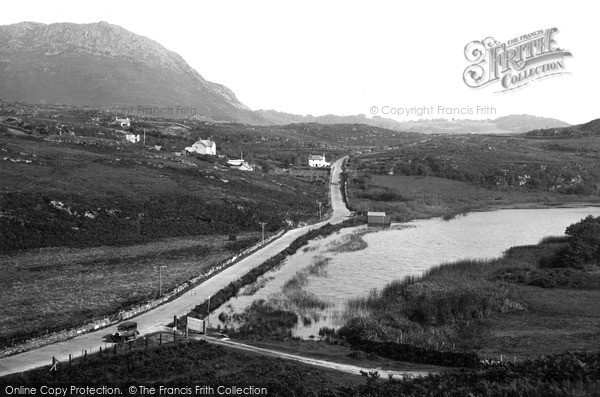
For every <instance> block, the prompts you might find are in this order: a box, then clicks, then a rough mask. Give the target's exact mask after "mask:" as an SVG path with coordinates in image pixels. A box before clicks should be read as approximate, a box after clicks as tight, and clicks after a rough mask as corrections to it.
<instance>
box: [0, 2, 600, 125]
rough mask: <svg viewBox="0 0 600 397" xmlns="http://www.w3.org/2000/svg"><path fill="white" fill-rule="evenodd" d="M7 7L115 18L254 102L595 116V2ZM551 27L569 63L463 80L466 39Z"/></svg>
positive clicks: (401, 116) (6, 18) (287, 108)
mask: <svg viewBox="0 0 600 397" xmlns="http://www.w3.org/2000/svg"><path fill="white" fill-rule="evenodd" d="M575 4H576V5H575ZM2 8H3V10H2V13H1V14H0V25H7V24H12V23H17V22H21V21H35V22H43V23H54V22H74V23H90V22H98V21H101V20H103V21H107V22H109V23H112V24H116V25H120V26H122V27H124V28H125V29H128V30H130V31H132V32H134V33H137V34H141V35H143V36H146V37H149V38H151V39H153V40H155V41H157V42H159V43H160V44H162V45H163V46H165V47H166V48H168V49H169V50H172V51H175V52H177V53H179V54H180V55H181V56H183V58H184V59H185V60H186V61H187V62H188V63H189V64H190V65H191V66H192V67H193V68H195V69H196V70H197V71H198V72H199V73H200V74H201V75H202V76H203V77H204V78H206V79H208V80H210V81H214V82H217V83H220V84H224V85H226V86H227V87H229V88H230V89H232V90H233V91H234V92H235V93H236V95H237V97H238V99H240V100H241V101H242V102H243V103H245V104H246V105H247V106H249V107H250V108H252V109H254V110H258V109H274V110H278V111H283V112H288V113H295V114H303V115H306V114H311V115H314V116H318V115H324V114H337V115H352V114H365V115H367V117H371V116H373V115H375V116H382V117H390V118H394V119H396V120H398V121H409V120H414V119H418V118H420V117H418V116H417V113H416V111H417V110H418V109H425V108H427V109H428V111H429V114H422V115H421V117H422V118H437V117H445V118H452V117H455V118H470V119H485V118H495V117H499V116H504V115H508V114H523V113H527V114H532V115H536V116H543V117H552V118H557V119H560V120H563V121H566V122H568V123H572V124H577V123H584V122H587V121H590V120H592V119H595V118H599V117H600V111H599V110H600V109H598V107H597V99H596V95H597V93H598V91H599V89H600V70H599V69H598V68H597V65H599V64H600V55H599V54H600V52H599V51H598V50H597V34H595V30H594V26H595V22H596V16H597V14H598V13H597V11H598V10H597V9H596V8H599V7H597V6H596V4H594V2H583V1H574V2H571V3H565V2H564V1H563V2H558V1H553V0H552V1H547V0H546V1H538V0H530V1H512V0H505V1H502V2H483V1H454V2H449V1H419V2H417V1H413V2H410V3H409V2H402V1H368V2H367V1H352V0H347V1H324V0H321V1H312V0H304V1H281V0H279V1H266V0H257V1H248V0H239V1H237V0H235V1H233V0H221V1H204V0H196V1H171V2H150V1H143V2H142V1H139V2H137V1H133V0H130V1H123V0H118V1H113V0H103V1H102V2H99V3H98V2H91V3H87V2H81V1H67V0H63V1H35V0H19V1H16V2H8V3H7V4H3V6H2ZM548 28H558V32H557V33H555V35H554V40H555V41H556V46H558V47H561V48H563V49H565V50H568V51H570V52H571V53H572V57H567V58H565V59H564V69H562V71H564V72H565V73H563V74H561V75H558V76H554V77H548V78H544V79H539V80H536V81H533V82H532V83H530V84H528V85H526V86H524V87H522V88H519V89H515V90H511V91H506V92H498V91H501V89H502V87H501V86H500V84H499V83H494V84H490V85H489V86H486V87H480V88H476V89H474V88H471V87H468V86H467V85H466V84H465V82H464V81H463V72H464V70H465V68H467V67H468V66H469V65H470V64H471V62H469V61H468V60H467V59H466V58H465V55H464V51H465V46H466V45H467V44H468V43H469V42H471V41H474V40H483V39H484V38H486V37H493V38H494V39H495V40H497V41H499V42H501V43H503V42H506V41H508V40H510V39H513V38H516V37H519V36H521V35H524V34H528V33H531V32H535V31H538V30H545V29H548ZM478 107H480V108H478ZM411 108H412V109H413V111H412V112H411V111H410V109H411ZM469 109H470V112H471V113H470V114H469V113H468V112H469ZM421 112H423V110H421ZM465 113H467V114H465Z"/></svg>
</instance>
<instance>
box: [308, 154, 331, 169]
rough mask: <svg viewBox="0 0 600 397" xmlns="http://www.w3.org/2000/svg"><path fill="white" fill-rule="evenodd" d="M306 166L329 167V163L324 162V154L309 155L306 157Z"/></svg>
mask: <svg viewBox="0 0 600 397" xmlns="http://www.w3.org/2000/svg"><path fill="white" fill-rule="evenodd" d="M308 165H309V166H311V167H316V168H321V167H331V163H329V162H327V161H325V155H324V154H311V155H310V156H308Z"/></svg>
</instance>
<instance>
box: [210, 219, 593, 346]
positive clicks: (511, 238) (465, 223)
mask: <svg viewBox="0 0 600 397" xmlns="http://www.w3.org/2000/svg"><path fill="white" fill-rule="evenodd" d="M587 215H594V216H600V207H585V208H556V209H516V210H499V211H492V212H475V213H471V214H467V215H466V216H462V217H459V218H456V219H453V220H450V221H443V220H441V219H440V218H435V219H428V220H418V221H412V222H408V223H405V224H395V225H392V228H390V229H373V228H371V229H368V228H367V227H366V226H361V227H358V228H347V229H342V230H341V231H340V232H339V233H337V234H334V235H332V236H328V237H326V238H322V239H319V240H315V241H311V242H310V243H309V244H308V245H307V246H306V247H305V248H303V249H300V250H299V251H298V252H297V253H295V254H294V255H292V256H290V257H289V258H288V259H287V260H286V261H285V262H284V264H283V265H282V266H281V267H280V268H278V269H275V270H273V271H270V272H267V273H266V274H265V275H264V276H263V277H261V279H259V281H258V284H260V286H261V288H260V289H258V290H257V291H256V292H254V291H250V289H252V288H249V289H248V292H247V293H250V292H253V293H252V295H240V296H238V297H237V298H233V299H231V300H230V301H229V302H227V303H226V304H225V305H223V307H221V308H219V309H218V310H216V311H214V312H213V315H211V320H210V322H211V325H213V326H216V325H217V324H222V325H223V323H222V322H220V321H219V320H218V319H217V316H218V314H219V313H221V312H222V311H225V312H226V313H229V314H231V313H235V312H238V313H239V312H241V311H243V310H244V309H245V308H246V307H248V306H249V305H250V304H251V303H252V302H253V301H255V300H258V299H265V300H269V299H272V298H274V297H281V296H282V287H283V286H284V284H285V283H286V282H287V281H288V280H290V279H291V278H292V277H294V275H296V274H297V273H298V272H302V271H303V269H307V267H308V266H310V265H311V264H313V263H315V261H317V260H318V259H323V258H328V260H329V261H328V263H327V265H326V266H325V267H324V269H325V271H326V275H323V274H317V275H308V277H307V279H306V285H305V286H304V288H303V289H304V290H305V291H307V292H309V293H312V294H314V296H316V297H318V298H319V299H320V300H323V301H325V302H327V304H328V305H329V306H328V307H327V308H326V309H325V310H312V311H308V312H306V311H305V312H302V311H299V310H298V312H299V314H301V316H300V317H301V318H311V323H310V324H305V323H304V322H303V321H302V320H300V321H299V324H298V325H297V327H296V329H295V330H294V335H295V336H300V337H303V338H308V337H310V336H311V335H315V336H316V335H318V330H319V329H320V328H321V327H324V326H327V327H338V326H340V325H341V313H342V312H343V310H344V306H345V303H346V302H347V301H348V299H350V298H353V297H359V296H364V295H367V294H368V293H369V291H370V290H371V289H373V288H377V289H380V288H382V287H384V286H385V285H386V284H388V283H389V282H391V281H393V280H397V279H402V278H404V277H406V276H418V275H421V274H422V273H423V272H424V271H425V270H427V269H429V268H431V267H432V266H436V265H439V264H440V263H444V262H452V261H457V260H461V259H467V258H471V259H492V258H496V257H499V256H501V255H502V254H503V252H504V251H505V250H506V249H508V248H510V247H513V246H516V245H527V244H536V243H538V242H539V241H540V240H541V239H542V238H543V237H546V236H560V235H563V234H564V231H565V229H566V228H567V226H569V225H570V224H572V223H575V222H577V221H579V220H581V219H582V218H584V217H586V216H587ZM373 230H379V231H377V232H372V231H373ZM367 231H368V233H367V234H364V235H363V236H362V238H363V240H364V241H366V243H367V247H366V248H365V249H362V250H360V251H354V252H340V253H338V252H334V251H332V250H331V248H332V247H334V246H335V245H336V244H339V243H340V242H343V241H346V239H348V238H349V235H351V234H354V233H361V232H367ZM304 273H307V271H306V270H304ZM254 290H256V288H254ZM307 323H308V322H307Z"/></svg>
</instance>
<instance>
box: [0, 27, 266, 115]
mask: <svg viewBox="0 0 600 397" xmlns="http://www.w3.org/2000/svg"><path fill="white" fill-rule="evenodd" d="M0 93H1V96H2V99H3V100H11V101H23V102H29V103H48V104H57V103H62V104H69V105H78V106H83V105H85V106H99V107H105V108H112V107H130V106H131V107H132V109H133V112H132V113H133V114H139V113H147V111H146V110H143V109H140V108H139V107H142V108H148V107H157V108H169V107H170V108H172V110H173V113H172V114H170V115H169V116H170V117H174V118H183V117H186V116H196V117H199V118H203V119H208V120H218V121H241V122H246V123H264V121H263V120H261V119H260V118H258V117H257V116H256V115H255V114H254V113H253V112H252V111H250V110H249V109H248V108H247V107H246V106H245V105H244V104H243V103H241V102H240V101H239V100H238V99H237V98H236V96H235V94H234V93H233V92H232V91H231V90H230V89H228V88H227V87H225V86H223V85H220V84H217V83H213V82H210V81H207V80H205V79H204V78H203V77H202V76H201V75H200V74H199V73H198V72H197V71H196V70H194V69H192V68H191V67H190V66H189V65H188V64H187V63H186V61H185V60H184V59H183V58H182V57H181V56H180V55H178V54H176V53H174V52H172V51H169V50H167V49H166V48H164V47H163V46H161V45H160V44H159V43H157V42H155V41H153V40H150V39H148V38H146V37H143V36H140V35H137V34H134V33H132V32H129V31H127V30H125V29H123V28H122V27H120V26H116V25H111V24H109V23H107V22H98V23H90V24H82V25H80V24H74V23H53V24H50V25H46V24H41V23H34V22H22V23H18V24H14V25H7V26H0ZM178 106H180V107H181V108H180V109H179V110H178V108H177V107H178ZM187 107H190V108H194V109H195V114H190V113H191V110H190V112H189V113H187V114H186V113H184V110H185V108H187ZM140 110H141V112H140Z"/></svg>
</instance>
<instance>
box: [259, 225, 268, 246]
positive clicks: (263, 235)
mask: <svg viewBox="0 0 600 397" xmlns="http://www.w3.org/2000/svg"><path fill="white" fill-rule="evenodd" d="M258 223H259V225H260V226H262V243H263V244H264V243H265V225H266V224H267V222H258Z"/></svg>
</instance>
